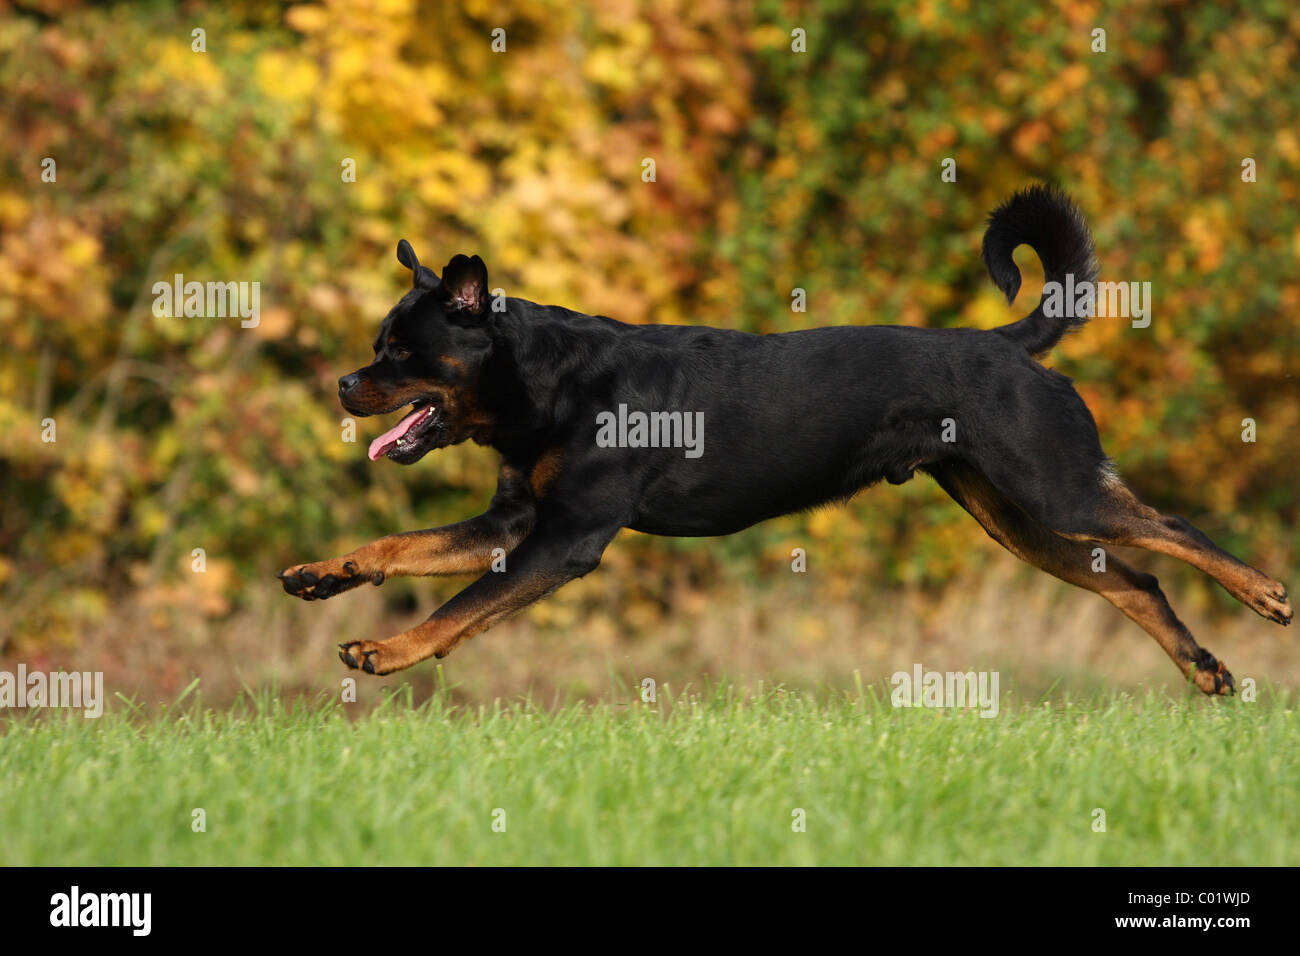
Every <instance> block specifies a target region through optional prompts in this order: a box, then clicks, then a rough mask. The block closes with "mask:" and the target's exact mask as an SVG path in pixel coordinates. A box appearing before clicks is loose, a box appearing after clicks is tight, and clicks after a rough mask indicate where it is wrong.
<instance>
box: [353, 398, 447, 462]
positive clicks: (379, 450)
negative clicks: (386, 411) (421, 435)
mask: <svg viewBox="0 0 1300 956" xmlns="http://www.w3.org/2000/svg"><path fill="white" fill-rule="evenodd" d="M432 414H433V406H432V405H425V406H424V407H423V408H417V409H416V410H415V411H413V412H411V414H409V415H407V416H406V417H405V418H403V419H402V420H401V421H400V422H398V423H397V424H396V425H394V426H393V427H392V428H390V429H388V431H386V432H384V433H383V434H382V435H380V436H379V437H378V438H376V439H375V440H374V441H372V442H371V443H370V452H369V455H370V460H371V461H378V460H379V459H380V458H381V457H383V456H384V455H386V454H388V451H389V449H391V448H392V447H393V446H394V445H396V444H397V440H398V439H399V438H401V437H402V436H403V435H405V434H406V433H407V432H409V431H410V430H411V429H412V428H414V427H415V426H416V425H417V424H419V423H420V422H421V421H423V420H424V419H425V417H427V416H429V415H432Z"/></svg>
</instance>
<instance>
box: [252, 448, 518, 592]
mask: <svg viewBox="0 0 1300 956" xmlns="http://www.w3.org/2000/svg"><path fill="white" fill-rule="evenodd" d="M534 517H535V505H534V502H533V496H532V492H531V490H530V489H529V487H528V483H527V481H526V480H525V479H524V477H523V475H522V474H521V473H520V472H518V471H516V470H514V469H512V468H510V467H508V466H507V467H503V468H502V470H501V475H500V478H499V480H498V484H497V493H496V495H495V496H494V497H493V499H492V504H491V506H490V507H489V508H488V510H487V511H485V512H484V513H483V514H481V515H479V516H478V517H475V518H470V519H468V520H466V521H458V522H457V523H456V524H450V525H446V526H444V527H441V528H430V529H428V530H426V531H407V532H404V533H402V534H390V535H387V536H386V537H383V538H379V539H378V540H376V541H372V542H370V543H369V544H367V545H363V546H362V547H360V548H357V550H355V551H353V552H351V553H350V554H345V555H343V557H341V558H330V559H329V560H327V561H313V562H312V563H310V564H296V565H294V566H293V567H289V568H285V569H284V570H283V571H281V572H280V573H279V575H277V577H279V578H280V582H281V583H282V584H283V585H284V589H285V591H286V592H287V593H289V594H292V595H295V596H296V597H300V598H302V599H303V600H304V601H315V600H323V599H325V598H328V597H333V596H334V595H335V594H341V593H342V592H344V591H350V590H352V589H353V588H355V587H358V586H360V585H362V584H365V583H366V582H367V581H370V582H372V583H374V584H383V583H384V580H385V579H387V578H391V577H405V576H421V577H424V576H432V575H438V574H476V573H481V572H483V571H486V570H488V569H489V568H490V567H491V566H492V563H493V561H494V560H495V559H496V558H497V557H498V556H500V554H501V553H502V552H504V553H506V554H509V553H510V552H511V551H512V550H514V548H515V546H516V545H518V544H519V542H520V541H522V540H523V539H524V536H525V535H526V534H528V531H529V529H530V528H531V527H532V525H533V520H534Z"/></svg>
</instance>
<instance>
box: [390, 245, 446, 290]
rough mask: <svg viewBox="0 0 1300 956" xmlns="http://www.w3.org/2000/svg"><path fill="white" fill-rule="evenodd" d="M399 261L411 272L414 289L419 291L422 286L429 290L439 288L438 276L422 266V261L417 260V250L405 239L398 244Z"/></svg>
mask: <svg viewBox="0 0 1300 956" xmlns="http://www.w3.org/2000/svg"><path fill="white" fill-rule="evenodd" d="M397 261H398V262H400V263H401V264H402V265H404V266H406V268H408V269H410V270H411V280H412V281H411V287H412V288H415V289H418V288H420V287H421V286H423V287H424V288H427V289H436V288H438V274H437V273H436V272H434V271H433V270H432V269H430V268H429V267H428V266H422V265H420V260H419V259H417V258H415V250H414V249H412V248H411V244H410V243H409V242H407V241H406V240H405V239H399V240H398V242H397Z"/></svg>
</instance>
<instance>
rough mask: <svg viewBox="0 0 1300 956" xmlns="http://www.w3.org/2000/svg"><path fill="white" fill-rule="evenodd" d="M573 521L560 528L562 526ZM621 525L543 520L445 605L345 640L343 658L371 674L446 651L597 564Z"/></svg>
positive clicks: (414, 662)
mask: <svg viewBox="0 0 1300 956" xmlns="http://www.w3.org/2000/svg"><path fill="white" fill-rule="evenodd" d="M561 524H568V527H567V528H565V529H564V530H561V529H560V528H559V527H558V526H559V525H561ZM620 527H621V525H618V524H613V525H595V526H593V525H591V524H589V523H584V525H583V528H582V530H578V529H577V528H575V527H574V526H573V525H572V524H569V523H568V522H559V521H556V522H551V523H547V522H543V521H539V522H538V524H537V527H536V528H535V529H534V530H533V532H532V533H531V534H530V535H529V536H528V537H527V538H525V539H524V541H523V543H522V544H520V545H519V547H518V548H516V549H515V550H514V552H513V553H512V554H511V555H510V556H509V557H508V558H507V560H506V564H505V568H504V570H501V571H489V572H488V573H487V574H485V575H483V577H481V578H479V579H478V580H477V581H475V582H474V583H473V584H471V585H470V586H469V587H467V588H466V589H465V590H463V591H461V592H460V593H459V594H457V595H456V596H455V597H454V598H452V599H451V600H450V601H448V602H447V603H446V604H444V605H443V606H442V607H440V608H439V609H438V610H437V611H436V612H434V614H433V616H432V617H430V618H429V619H428V620H427V621H425V622H424V623H423V624H421V625H419V626H418V627H414V628H412V629H411V630H409V631H406V632H404V633H402V634H398V635H397V636H396V637H390V638H388V639H387V640H384V641H352V642H350V643H347V644H340V645H339V647H340V648H341V650H340V651H339V659H340V660H342V661H343V663H345V664H347V665H348V666H349V667H359V668H361V669H362V670H364V671H365V672H366V673H368V674H390V673H392V672H393V671H398V670H401V669H402V668H404V667H410V666H411V665H412V664H416V663H418V662H420V661H422V660H425V659H426V658H429V657H445V656H446V655H447V654H449V653H450V652H451V650H452V649H453V648H454V647H455V646H456V645H457V644H459V643H460V642H461V641H463V640H465V639H466V638H469V637H473V636H474V635H475V634H478V633H480V632H482V631H485V630H487V629H488V628H490V627H492V625H494V624H496V623H497V622H498V621H501V620H503V619H504V618H507V617H509V616H510V615H512V614H514V613H516V612H518V611H521V610H523V609H524V608H525V607H527V606H528V605H529V604H532V603H533V602H534V601H537V600H540V599H541V598H543V597H545V596H546V595H548V594H550V593H551V592H552V591H554V590H555V589H556V588H558V587H560V586H561V585H563V584H566V583H567V582H569V581H572V580H573V579H574V578H580V577H582V576H583V575H584V574H587V573H588V572H590V571H592V570H594V569H595V568H596V566H597V565H598V564H599V563H600V557H601V555H602V554H603V553H604V551H605V547H606V545H608V544H609V542H610V541H611V540H613V538H614V535H616V534H617V533H618V531H619V528H620Z"/></svg>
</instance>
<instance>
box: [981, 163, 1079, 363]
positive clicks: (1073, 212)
mask: <svg viewBox="0 0 1300 956" xmlns="http://www.w3.org/2000/svg"><path fill="white" fill-rule="evenodd" d="M1022 243H1023V244H1024V245H1027V246H1030V247H1032V248H1033V250H1034V251H1035V252H1036V253H1038V258H1039V259H1041V260H1042V263H1043V271H1044V273H1045V278H1044V281H1045V282H1059V283H1062V284H1064V283H1065V281H1066V280H1065V277H1066V275H1068V274H1073V276H1074V284H1075V285H1076V286H1077V285H1078V284H1079V283H1081V282H1084V281H1088V282H1092V281H1094V280H1095V279H1096V278H1097V271H1098V269H1097V258H1096V254H1095V253H1094V251H1093V246H1092V235H1091V233H1089V231H1088V223H1087V222H1086V221H1085V220H1084V218H1083V213H1081V212H1079V209H1078V207H1077V206H1075V205H1074V203H1073V202H1071V201H1070V197H1068V196H1067V195H1066V194H1065V193H1063V192H1062V191H1060V190H1059V189H1056V188H1055V187H1052V186H1043V185H1036V186H1030V187H1029V188H1028V189H1022V190H1021V191H1020V192H1018V193H1016V194H1015V195H1013V196H1012V197H1011V198H1010V199H1008V200H1007V201H1006V202H1004V203H1003V204H1002V205H1001V206H999V207H998V208H997V209H995V210H993V212H992V213H991V214H990V215H989V225H988V229H987V230H985V232H984V265H985V266H987V267H988V270H989V276H990V277H991V278H992V279H993V284H994V285H996V286H997V287H998V288H999V289H1001V290H1002V294H1003V295H1005V296H1006V297H1007V301H1008V302H1014V301H1015V299H1016V293H1017V292H1019V291H1020V270H1019V269H1017V268H1016V264H1015V262H1014V261H1013V260H1012V258H1011V251H1012V250H1013V249H1015V248H1016V246H1018V245H1021V244H1022ZM1045 301H1046V294H1044V297H1043V298H1042V299H1040V300H1039V302H1038V305H1037V307H1035V309H1034V311H1033V312H1030V313H1029V314H1028V315H1027V316H1025V317H1024V318H1023V319H1021V320H1020V321H1018V322H1012V323H1011V324H1010V325H1004V326H1001V327H1000V328H997V329H995V330H994V331H995V332H997V333H998V334H999V335H1004V336H1006V337H1007V338H1009V339H1011V340H1012V341H1013V342H1016V343H1017V344H1018V345H1021V346H1023V347H1024V349H1025V350H1026V351H1027V352H1029V354H1030V355H1032V356H1034V357H1035V358H1038V357H1040V356H1042V355H1044V354H1046V353H1047V352H1048V351H1050V350H1051V349H1052V348H1053V347H1054V346H1055V345H1056V343H1057V342H1059V341H1061V337H1062V336H1064V335H1065V333H1066V332H1070V331H1072V330H1074V329H1077V328H1079V327H1080V326H1081V325H1083V324H1084V323H1085V322H1087V321H1088V318H1087V316H1074V315H1070V314H1068V313H1069V312H1072V311H1073V310H1071V309H1063V310H1062V312H1063V313H1066V314H1062V315H1058V316H1048V315H1047V314H1046V313H1045V312H1044V310H1043V303H1044V302H1045Z"/></svg>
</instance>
